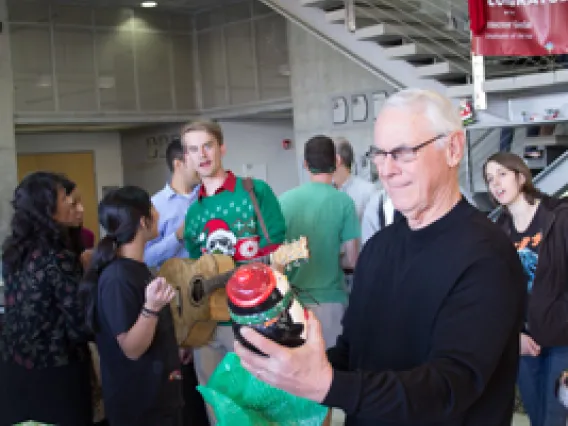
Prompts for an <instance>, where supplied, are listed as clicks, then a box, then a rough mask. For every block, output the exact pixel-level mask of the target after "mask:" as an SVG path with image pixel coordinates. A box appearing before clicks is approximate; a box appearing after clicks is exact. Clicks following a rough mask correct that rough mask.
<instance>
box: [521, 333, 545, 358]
mask: <svg viewBox="0 0 568 426" xmlns="http://www.w3.org/2000/svg"><path fill="white" fill-rule="evenodd" d="M520 339H521V342H520V343H521V355H528V356H539V355H540V345H539V344H538V343H536V342H535V341H534V339H533V338H532V337H531V336H529V335H528V334H525V333H521V337H520Z"/></svg>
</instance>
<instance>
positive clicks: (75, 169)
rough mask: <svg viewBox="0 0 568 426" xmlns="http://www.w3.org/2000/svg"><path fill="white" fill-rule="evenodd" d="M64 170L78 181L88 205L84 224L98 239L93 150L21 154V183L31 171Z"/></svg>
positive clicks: (85, 202) (84, 203) (77, 183)
mask: <svg viewBox="0 0 568 426" xmlns="http://www.w3.org/2000/svg"><path fill="white" fill-rule="evenodd" d="M38 171H46V172H54V173H63V174H64V175H65V176H67V177H68V178H69V179H70V180H72V181H73V182H75V184H76V185H77V188H78V189H79V191H80V192H81V198H82V200H83V205H84V206H85V219H84V221H83V225H84V226H85V228H88V229H90V230H91V231H93V233H94V234H95V238H96V240H97V241H98V239H99V220H98V216H97V206H98V201H97V200H98V197H97V186H96V183H95V182H96V176H95V159H94V156H93V153H92V152H62V153H53V154H18V182H19V181H21V180H22V179H23V178H24V176H26V175H27V174H29V173H32V172H38Z"/></svg>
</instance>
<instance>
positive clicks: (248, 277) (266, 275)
mask: <svg viewBox="0 0 568 426" xmlns="http://www.w3.org/2000/svg"><path fill="white" fill-rule="evenodd" d="M275 288H276V277H275V276H274V273H273V271H272V269H271V268H270V266H267V265H264V264H262V263H250V264H248V265H243V266H240V267H239V268H238V269H237V270H236V271H235V273H234V274H233V276H232V277H231V278H230V279H229V281H228V282H227V296H228V297H229V300H230V301H231V302H232V303H233V304H234V305H236V306H239V307H241V308H252V307H254V306H258V305H260V304H261V303H263V302H264V301H265V300H266V299H268V296H270V294H271V293H272V292H273V291H274V289H275Z"/></svg>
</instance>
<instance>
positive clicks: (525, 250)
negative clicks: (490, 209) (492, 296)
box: [511, 206, 543, 294]
mask: <svg viewBox="0 0 568 426" xmlns="http://www.w3.org/2000/svg"><path fill="white" fill-rule="evenodd" d="M542 225H543V222H542V208H541V206H539V207H538V208H537V210H536V213H535V215H534V217H533V219H532V221H531V223H530V225H529V226H528V228H527V229H526V230H525V231H524V232H517V230H516V229H515V227H514V226H512V227H511V240H512V241H513V243H514V244H515V248H516V249H517V252H518V253H519V258H520V259H521V263H522V264H523V269H524V271H525V275H526V278H527V290H528V292H529V294H530V293H531V291H532V286H533V283H534V274H535V272H536V266H537V264H538V249H539V247H540V243H541V242H542V228H543V226H542Z"/></svg>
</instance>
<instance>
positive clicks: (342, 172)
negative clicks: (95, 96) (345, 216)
mask: <svg viewBox="0 0 568 426" xmlns="http://www.w3.org/2000/svg"><path fill="white" fill-rule="evenodd" d="M335 149H336V151H337V166H336V169H335V172H334V173H333V183H334V185H335V187H336V188H337V189H339V190H340V191H341V192H345V193H346V194H347V195H349V196H350V197H351V199H352V200H353V202H354V203H355V209H356V211H357V217H358V218H359V223H361V219H362V218H363V212H364V211H365V207H366V206H367V203H368V202H369V199H370V198H371V195H373V193H374V192H375V191H376V188H375V185H373V184H372V183H371V182H368V181H366V180H365V179H363V178H360V177H359V176H356V175H354V174H353V171H352V170H353V162H354V158H355V154H354V153H353V146H352V145H351V143H350V142H349V141H348V140H347V139H345V138H343V137H340V138H337V139H336V140H335Z"/></svg>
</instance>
